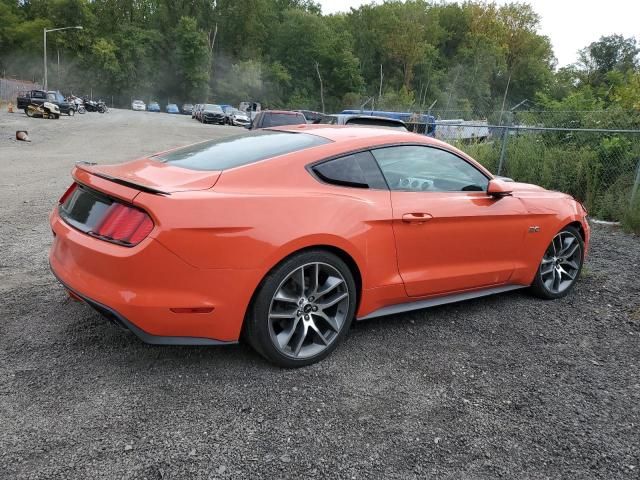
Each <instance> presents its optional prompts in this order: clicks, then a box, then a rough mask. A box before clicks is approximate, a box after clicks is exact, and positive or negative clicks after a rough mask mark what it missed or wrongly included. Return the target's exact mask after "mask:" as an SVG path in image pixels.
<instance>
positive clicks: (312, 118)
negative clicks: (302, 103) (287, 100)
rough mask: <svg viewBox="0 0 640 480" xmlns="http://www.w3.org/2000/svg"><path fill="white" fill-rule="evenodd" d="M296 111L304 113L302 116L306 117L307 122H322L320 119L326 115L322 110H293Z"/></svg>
mask: <svg viewBox="0 0 640 480" xmlns="http://www.w3.org/2000/svg"><path fill="white" fill-rule="evenodd" d="M294 111H296V112H300V113H301V114H303V115H304V118H306V119H307V123H322V120H324V118H325V117H326V115H325V114H324V113H322V112H315V111H313V110H294Z"/></svg>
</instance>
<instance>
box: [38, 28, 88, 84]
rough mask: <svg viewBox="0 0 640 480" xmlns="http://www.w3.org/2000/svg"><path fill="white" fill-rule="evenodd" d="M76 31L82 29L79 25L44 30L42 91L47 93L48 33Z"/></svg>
mask: <svg viewBox="0 0 640 480" xmlns="http://www.w3.org/2000/svg"><path fill="white" fill-rule="evenodd" d="M73 28H75V29H77V30H82V27H81V26H80V25H78V26H76V27H62V28H51V29H49V30H47V29H46V28H45V29H44V91H45V92H46V91H48V83H47V33H49V32H57V31H59V30H69V29H73Z"/></svg>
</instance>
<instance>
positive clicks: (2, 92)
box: [0, 78, 40, 105]
mask: <svg viewBox="0 0 640 480" xmlns="http://www.w3.org/2000/svg"><path fill="white" fill-rule="evenodd" d="M39 88H40V85H39V84H37V83H34V82H29V81H27V80H16V79H12V78H0V105H3V104H6V103H9V102H11V103H13V104H14V105H15V104H16V99H17V98H18V95H19V94H20V93H21V92H25V91H27V90H34V89H39Z"/></svg>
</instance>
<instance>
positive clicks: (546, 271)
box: [540, 262, 555, 276]
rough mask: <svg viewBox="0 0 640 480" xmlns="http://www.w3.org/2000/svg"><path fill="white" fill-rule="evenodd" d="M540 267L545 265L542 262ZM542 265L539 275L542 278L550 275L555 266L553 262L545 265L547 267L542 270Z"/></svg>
mask: <svg viewBox="0 0 640 480" xmlns="http://www.w3.org/2000/svg"><path fill="white" fill-rule="evenodd" d="M542 265H545V263H544V262H543V263H542ZM542 265H541V266H540V274H541V275H542V276H546V275H548V274H550V273H551V272H552V271H553V269H554V268H555V266H554V265H553V262H550V263H548V264H546V265H547V266H546V267H545V268H542Z"/></svg>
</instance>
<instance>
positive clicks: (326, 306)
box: [318, 292, 349, 310]
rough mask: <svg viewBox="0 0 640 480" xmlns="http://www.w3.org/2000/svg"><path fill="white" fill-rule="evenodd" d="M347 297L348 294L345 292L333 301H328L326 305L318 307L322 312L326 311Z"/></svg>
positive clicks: (321, 304)
mask: <svg viewBox="0 0 640 480" xmlns="http://www.w3.org/2000/svg"><path fill="white" fill-rule="evenodd" d="M348 296H349V294H348V293H347V292H344V293H342V294H340V295H338V296H337V297H336V298H334V299H333V300H330V301H328V302H327V303H319V304H318V306H319V307H320V308H321V309H322V310H326V309H327V308H331V307H333V306H334V305H335V304H336V303H338V302H340V301H342V300H344V299H345V298H347V297H348Z"/></svg>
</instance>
